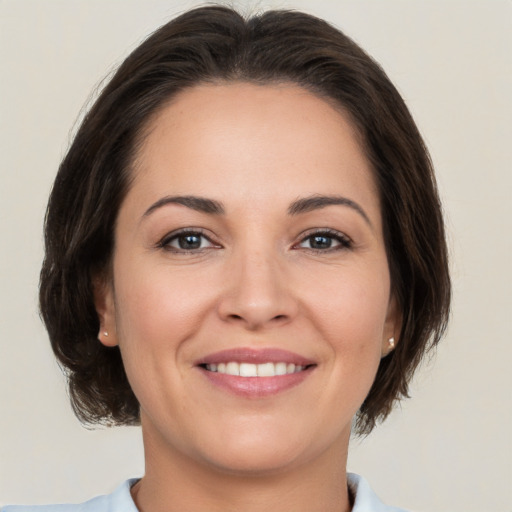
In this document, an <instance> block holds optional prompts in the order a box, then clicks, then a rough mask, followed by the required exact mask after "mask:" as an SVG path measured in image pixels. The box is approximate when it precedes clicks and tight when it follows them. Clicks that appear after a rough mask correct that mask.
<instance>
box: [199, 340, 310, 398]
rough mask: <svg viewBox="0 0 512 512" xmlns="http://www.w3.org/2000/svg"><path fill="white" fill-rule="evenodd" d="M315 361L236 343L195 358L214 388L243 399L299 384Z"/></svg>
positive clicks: (274, 349)
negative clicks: (227, 347) (237, 346)
mask: <svg viewBox="0 0 512 512" xmlns="http://www.w3.org/2000/svg"><path fill="white" fill-rule="evenodd" d="M317 365H318V363H317V362H316V361H314V360H312V359H309V358H307V357H304V356H301V355H300V354H296V353H294V352H289V351H287V350H281V349H277V348H262V349H254V348H250V347H239V348H234V349H229V350H223V351H220V352H216V353H213V354H209V355H208V356H205V357H203V358H201V359H199V360H197V361H196V362H195V367H196V368H198V369H199V370H201V373H202V374H203V376H204V377H206V378H207V379H208V381H209V383H210V384H211V385H213V386H214V388H217V389H220V390H224V391H227V392H228V393H230V394H234V395H237V396H240V397H243V398H246V399H263V398H265V397H271V396H273V395H276V394H279V393H282V392H284V391H286V390H289V389H291V388H294V387H295V386H298V385H300V384H301V383H302V382H304V380H306V379H308V377H309V376H310V375H312V374H313V373H314V370H315V369H316V367H317Z"/></svg>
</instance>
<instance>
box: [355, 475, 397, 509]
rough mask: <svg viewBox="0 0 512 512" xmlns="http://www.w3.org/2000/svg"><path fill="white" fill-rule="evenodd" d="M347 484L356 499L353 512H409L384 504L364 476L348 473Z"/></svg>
mask: <svg viewBox="0 0 512 512" xmlns="http://www.w3.org/2000/svg"><path fill="white" fill-rule="evenodd" d="M347 482H348V487H349V489H350V492H351V494H352V496H353V497H354V506H353V508H352V512H407V511H406V510H404V509H402V508H396V507H390V506H389V505H385V504H384V503H382V501H380V499H379V498H378V497H377V495H376V494H375V493H374V492H373V490H372V488H371V487H370V484H369V483H368V482H367V481H366V480H365V479H364V478H363V477H362V476H359V475H356V474H355V473H348V474H347Z"/></svg>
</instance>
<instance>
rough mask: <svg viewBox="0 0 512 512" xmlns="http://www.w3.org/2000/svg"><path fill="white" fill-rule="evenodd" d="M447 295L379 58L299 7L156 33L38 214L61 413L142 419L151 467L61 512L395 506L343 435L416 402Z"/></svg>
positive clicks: (116, 420)
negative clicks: (65, 403)
mask: <svg viewBox="0 0 512 512" xmlns="http://www.w3.org/2000/svg"><path fill="white" fill-rule="evenodd" d="M449 297H450V284H449V277H448V270H447V255H446V245H445V240H444V230H443V222H442V216H441V211H440V205H439V199H438V195H437V191H436V186H435V181H434V177H433V173H432V168H431V164H430V160H429V158H428V154H427V151H426V149H425V147H424V145H423V142H422V140H421V137H420V135H419V133H418V131H417V129H416V127H415V125H414V122H413V120H412V118H411V116H410V114H409V112H408V110H407V108H406V107H405V105H404V103H403V101H402V99H401V98H400V96H399V94H398V93H397V91H396V90H395V88H394V87H393V86H392V84H391V83H390V82H389V80H388V79H387V77H386V75H385V74H384V72H383V71H382V70H381V69H380V68H379V66H378V65H377V64H376V63H375V62H374V61H372V60H371V58H370V57H368V56H367V55H366V54H365V53H364V52H363V51H362V50H361V49H360V48H359V47H358V46H357V45H356V44H355V43H354V42H353V41H351V40H350V39H348V38H347V37H346V36H345V35H343V34H342V33H340V32H339V31H337V30H336V29H334V28H333V27H331V26H329V25H328V24H327V23H325V22H324V21H321V20H319V19H316V18H314V17H311V16H308V15H305V14H302V13H297V12H279V11H276V12H268V13H265V14H263V15H261V16H256V17H253V18H250V19H248V20H244V19H243V18H242V17H241V16H240V15H238V14H237V13H236V12H234V11H232V10H230V9H228V8H224V7H208V8H201V9H196V10H193V11H190V12H188V13H186V14H184V15H182V16H180V17H179V18H177V19H175V20H174V21H171V22H170V23H168V24H167V25H165V26H163V27H162V28H161V29H159V30H158V31H157V32H155V34H153V35H152V36H151V37H150V38H149V39H148V40H147V41H145V42H144V43H143V44H142V45H141V46H140V47H139V48H137V49H136V50H135V51H134V52H133V53H132V54H131V55H130V56H129V57H128V58H127V59H126V61H125V62H124V63H123V64H122V65H121V67H120V68H119V70H118V71H117V73H116V74H115V76H114V77H113V78H112V80H111V81H110V83H109V84H108V85H107V86H106V87H105V89H104V90H103V92H102V94H101V96H100V97H99V99H98V100H97V102H96V103H95V105H94V106H93V108H92V109H91V111H90V112H89V113H88V115H87V116H86V118H85V119H84V121H83V123H82V126H81V128H80V130H79V131H78V133H77V135H76V138H75V140H74V143H73V145H72V146H71V148H70V150H69V152H68V154H67V156H66V157H65V159H64V161H63V162H62V164H61V168H60V169H59V173H58V176H57V178H56V181H55V185H54V189H53V191H52V194H51V198H50V202H49V206H48V213H47V219H46V259H45V262H44V264H43V269H42V274H41V295H40V299H41V310H42V313H43V317H44V320H45V323H46V326H47V328H48V332H49V335H50V340H51V343H52V347H53V349H54V351H55V354H56V356H57V357H58V359H59V361H60V362H61V364H62V365H63V366H64V367H65V368H66V369H67V372H68V377H69V386H70V393H71V397H72V403H73V407H74V409H75V412H76V413H77V415H78V417H79V418H80V419H81V420H82V421H83V422H85V423H92V424H94V423H106V424H109V425H115V424H138V423H140V424H141V425H142V432H143V438H144V447H145V460H146V474H145V475H144V477H142V478H141V479H140V480H131V481H128V482H126V483H125V484H123V485H122V486H121V487H120V488H119V489H118V490H117V491H116V492H115V493H114V494H112V495H110V496H106V497H100V498H96V499H94V500H92V501H90V502H88V503H87V504H86V505H81V507H83V508H74V507H73V506H70V507H69V509H70V510H78V509H79V510H87V511H93V510H94V511H96V510H116V511H117V510H123V511H124V510H132V511H135V510H140V511H143V512H144V511H159V510H165V511H174V510H176V511H178V510H180V511H195V510H197V511H199V510H211V511H214V510H223V511H226V510H254V511H257V510H268V509H271V508H276V507H279V508H280V509H281V510H293V511H301V510H304V511H315V510H319V511H320V510H321V511H331V510H332V511H335V510H336V511H340V510H343V511H348V510H352V511H354V512H362V511H365V510H375V511H392V510H397V509H394V508H391V507H386V506H384V505H383V504H381V503H380V502H379V501H378V498H377V497H376V496H375V495H374V494H373V493H372V491H371V490H370V488H369V486H368V484H367V483H366V482H365V481H364V480H363V479H362V478H361V477H358V476H356V475H347V474H346V459H347V450H348V441H349V436H350V433H351V429H352V427H354V429H355V431H356V432H357V433H359V434H367V433H369V432H370V431H371V430H372V429H373V428H374V426H375V425H376V423H377V422H379V421H381V420H383V419H385V418H386V416H387V415H388V414H389V413H390V411H391V409H392V406H393V404H394V402H395V401H396V400H398V399H400V398H402V397H405V396H407V386H408V382H409V380H410V378H411V376H412V374H413V372H414V370H415V368H416V367H417V365H418V363H419V362H420V360H421V358H422V356H423V354H424V353H425V352H426V351H427V350H429V349H430V348H431V347H433V346H434V345H435V344H436V343H437V342H438V340H439V339H440V336H441V334H442V332H443V330H444V328H445V325H446V320H447V316H448V306H449ZM5 510H6V511H8V510H14V508H12V509H11V508H10V507H7V508H6V509H5ZM16 510H20V509H16ZM43 510H53V507H49V508H46V509H45V508H43ZM61 510H62V509H61Z"/></svg>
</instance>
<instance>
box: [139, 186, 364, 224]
mask: <svg viewBox="0 0 512 512" xmlns="http://www.w3.org/2000/svg"><path fill="white" fill-rule="evenodd" d="M169 204H180V205H182V206H186V207H187V208H190V209H192V210H196V211H198V212H202V213H207V214H210V215H224V214H225V210H224V207H223V205H222V203H220V202H219V201H215V200H214V199H207V198H206V197H198V196H165V197H162V198H161V199H159V200H158V201H156V202H155V203H153V204H152V205H151V206H150V207H149V208H148V209H147V210H146V211H145V212H144V215H143V218H144V217H147V216H149V215H151V214H152V213H153V212H154V211H155V210H158V209H159V208H162V207H163V206H167V205H169ZM335 205H341V206H348V207H349V208H352V209H353V210H354V211H356V212H357V213H358V214H359V215H360V216H361V217H363V219H364V220H365V221H366V222H367V223H368V224H369V225H370V227H373V225H372V223H371V221H370V219H369V217H368V215H367V214H366V212H365V211H364V209H363V208H362V207H361V206H360V205H359V204H357V203H356V202H355V201H352V199H348V198H346V197H343V196H323V195H318V194H315V195H312V196H309V197H304V198H301V199H297V200H296V201H294V202H293V203H292V204H291V205H290V206H289V207H288V215H292V216H293V215H300V214H302V213H308V212H311V211H314V210H320V209H321V208H326V207H327V206H335Z"/></svg>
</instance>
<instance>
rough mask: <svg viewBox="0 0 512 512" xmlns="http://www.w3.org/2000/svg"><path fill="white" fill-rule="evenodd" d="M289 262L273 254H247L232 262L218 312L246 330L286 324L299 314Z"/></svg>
mask: <svg viewBox="0 0 512 512" xmlns="http://www.w3.org/2000/svg"><path fill="white" fill-rule="evenodd" d="M285 267H286V262H283V261H279V258H278V257H276V256H275V255H272V254H271V253H270V254H269V253H263V252H255V251H248V253H246V254H244V255H238V257H236V258H233V261H232V262H230V265H229V269H227V274H228V276H227V279H226V281H225V284H226V286H225V288H224V289H223V293H222V297H221V299H220V301H219V305H218V312H219V315H220V317H221V319H222V320H223V321H226V322H231V323H234V324H239V325H240V326H242V327H244V328H245V329H247V330H251V331H254V330H258V329H265V328H267V327H270V326H274V325H280V324H286V323H288V322H289V321H291V320H292V319H293V318H294V317H295V316H296V314H297V312H298V301H297V299H296V297H295V296H294V294H293V291H292V283H291V281H290V278H289V275H288V274H289V273H288V272H287V271H286V268H285Z"/></svg>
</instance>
